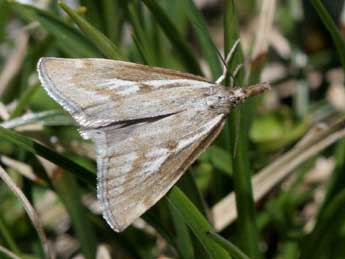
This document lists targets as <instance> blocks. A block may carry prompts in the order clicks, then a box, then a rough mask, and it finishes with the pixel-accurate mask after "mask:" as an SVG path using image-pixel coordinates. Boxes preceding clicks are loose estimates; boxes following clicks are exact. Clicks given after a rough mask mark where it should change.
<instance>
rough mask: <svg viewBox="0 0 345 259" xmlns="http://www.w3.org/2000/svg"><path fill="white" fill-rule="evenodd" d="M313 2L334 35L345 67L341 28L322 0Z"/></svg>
mask: <svg viewBox="0 0 345 259" xmlns="http://www.w3.org/2000/svg"><path fill="white" fill-rule="evenodd" d="M310 2H311V4H312V5H313V7H314V8H315V10H316V12H317V13H318V15H319V17H320V19H321V21H322V22H323V24H324V25H325V27H326V28H327V30H328V31H329V33H330V34H331V36H332V39H333V42H334V45H335V47H336V49H337V52H338V57H339V60H340V62H341V64H342V66H343V68H344V69H345V39H344V37H343V36H342V35H341V33H340V31H339V29H338V28H337V26H336V24H335V23H334V21H333V19H332V17H331V16H330V15H329V13H328V12H327V10H326V8H325V7H324V6H323V4H322V2H321V1H320V0H310Z"/></svg>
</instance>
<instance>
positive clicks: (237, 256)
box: [209, 232, 249, 259]
mask: <svg viewBox="0 0 345 259" xmlns="http://www.w3.org/2000/svg"><path fill="white" fill-rule="evenodd" d="M209 236H210V238H212V239H213V240H214V241H216V242H217V243H218V244H219V245H221V246H222V247H223V248H224V249H225V250H227V251H228V252H229V254H230V255H231V256H232V258H234V259H249V257H248V256H247V255H246V254H245V253H243V252H242V251H241V250H240V249H239V248H238V247H237V246H235V245H234V244H233V243H231V242H230V241H228V240H226V239H225V238H223V237H222V236H220V235H218V234H217V233H214V232H209Z"/></svg>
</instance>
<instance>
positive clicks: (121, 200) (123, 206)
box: [89, 110, 224, 231]
mask: <svg viewBox="0 0 345 259" xmlns="http://www.w3.org/2000/svg"><path fill="white" fill-rule="evenodd" d="M223 118H224V115H223V114H217V113H216V112H214V111H210V110H203V111H201V110H188V111H184V112H181V113H178V114H174V115H171V116H167V117H165V118H161V119H159V120H156V121H153V122H150V123H142V124H141V125H131V126H130V127H131V128H126V127H125V128H121V129H119V128H115V127H111V126H109V127H104V128H101V129H95V130H90V132H89V135H90V136H91V138H92V139H93V140H94V141H95V143H96V149H97V157H98V158H97V165H98V188H97V191H98V198H99V200H100V201H101V204H102V206H103V215H104V218H105V219H106V220H107V222H108V223H109V225H110V226H112V228H113V229H114V230H116V231H122V230H123V229H125V228H126V227H127V226H128V225H129V224H131V223H132V222H133V221H134V220H135V219H136V218H138V217H139V216H141V215H142V214H143V213H144V212H145V211H147V210H148V209H149V208H150V207H152V206H153V205H154V204H155V203H156V202H157V201H158V200H159V199H160V198H161V197H162V196H163V195H164V194H166V193H167V192H168V190H169V189H170V188H171V187H172V186H173V185H174V184H175V183H176V181H177V180H178V179H179V178H180V177H181V175H182V174H183V173H184V171H185V170H186V169H187V168H188V166H189V165H190V164H191V163H192V162H193V161H194V160H195V159H196V158H197V157H198V156H199V155H200V153H201V152H202V151H203V150H204V149H206V148H207V146H208V145H209V144H210V143H211V142H212V140H213V139H214V138H215V137H216V136H217V135H218V133H219V132H220V130H221V128H222V126H223ZM121 131H123V132H121ZM124 132H125V134H128V135H127V136H128V137H127V138H123V139H122V140H120V139H119V138H117V140H118V142H115V141H114V137H116V135H117V134H123V133H124ZM129 132H130V133H129Z"/></svg>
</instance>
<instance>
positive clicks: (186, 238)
mask: <svg viewBox="0 0 345 259" xmlns="http://www.w3.org/2000/svg"><path fill="white" fill-rule="evenodd" d="M169 211H170V215H171V218H172V221H173V223H174V229H175V233H176V238H175V240H176V249H177V250H178V253H179V255H180V257H181V258H183V259H193V258H194V250H193V243H192V239H191V236H190V233H189V228H188V227H187V225H186V224H185V223H184V220H183V218H182V216H181V214H180V213H179V212H178V211H176V209H175V207H174V206H172V205H171V204H170V203H169Z"/></svg>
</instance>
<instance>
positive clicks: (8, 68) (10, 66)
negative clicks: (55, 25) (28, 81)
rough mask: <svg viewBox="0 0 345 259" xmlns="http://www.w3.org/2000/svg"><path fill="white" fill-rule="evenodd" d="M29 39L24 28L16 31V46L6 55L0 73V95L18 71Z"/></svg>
mask: <svg viewBox="0 0 345 259" xmlns="http://www.w3.org/2000/svg"><path fill="white" fill-rule="evenodd" d="M28 40H29V34H28V32H27V30H26V29H23V30H21V31H20V32H19V33H18V37H17V39H16V44H17V46H16V48H15V49H14V50H13V51H12V53H11V54H10V55H9V56H8V58H7V62H6V64H5V66H4V69H3V70H2V73H1V74H0V96H2V95H3V93H4V92H5V90H6V88H7V86H8V84H9V83H10V82H11V80H12V79H13V78H14V77H15V76H16V74H17V73H18V72H19V70H20V68H21V66H22V63H23V61H24V57H25V53H26V49H27V45H28Z"/></svg>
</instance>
